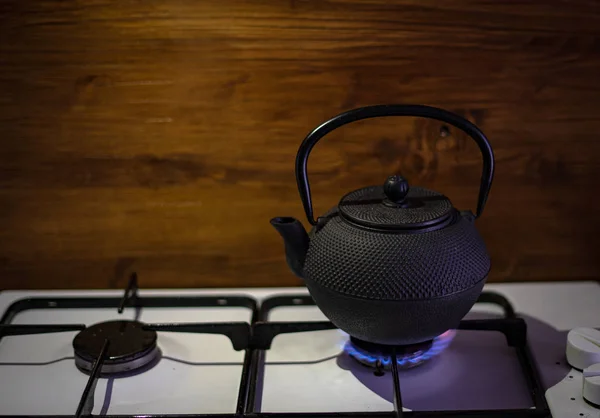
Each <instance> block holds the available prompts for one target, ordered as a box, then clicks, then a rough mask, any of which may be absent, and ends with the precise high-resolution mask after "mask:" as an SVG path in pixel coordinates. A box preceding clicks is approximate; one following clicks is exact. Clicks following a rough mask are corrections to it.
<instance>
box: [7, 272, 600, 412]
mask: <svg viewBox="0 0 600 418" xmlns="http://www.w3.org/2000/svg"><path fill="white" fill-rule="evenodd" d="M142 282H143V280H140V282H139V283H140V284H141V283H142ZM599 301H600V285H599V284H598V283H596V282H569V283H524V284H489V285H486V287H485V289H484V292H483V293H482V295H481V297H480V298H479V301H478V303H476V304H475V306H474V307H473V309H472V310H471V312H470V313H469V314H468V315H467V316H466V317H465V318H464V320H463V321H462V322H461V324H460V326H459V327H458V329H456V330H449V331H448V332H446V333H445V334H443V335H441V336H439V337H438V338H436V339H434V340H432V341H427V342H424V343H421V344H416V345H414V346H407V347H391V346H378V345H373V344H370V343H367V342H364V341H360V340H356V339H354V338H351V337H349V336H348V335H347V334H345V333H344V332H342V331H340V330H339V329H336V327H335V326H334V325H333V324H331V323H330V322H329V321H327V319H326V318H325V316H324V315H323V314H322V313H321V312H320V311H319V309H318V308H317V307H316V306H315V305H314V303H313V302H312V299H311V298H310V296H309V295H308V293H307V291H306V289H304V288H276V289H218V290H216V289H215V290H145V289H138V280H137V277H136V276H135V275H132V277H131V279H130V281H129V285H128V287H127V289H125V290H124V291H120V292H119V291H104V290H96V291H6V292H3V293H0V312H2V313H3V314H2V315H3V316H2V319H1V325H0V338H1V340H0V371H1V373H0V416H54V417H56V416H65V417H66V416H69V417H72V416H86V415H103V416H120V417H124V416H140V415H142V416H161V417H166V416H203V417H232V418H233V417H237V418H243V417H246V416H247V417H265V418H268V417H272V418H279V417H283V416H298V417H306V418H311V417H314V418H327V417H336V418H340V417H358V416H361V417H363V416H364V417H377V418H383V417H390V418H391V417H401V416H405V417H413V416H414V417H443V416H449V417H450V416H451V417H460V416H468V417H487V416H490V417H491V416H493V417H499V416H502V417H546V416H553V417H555V418H561V417H569V418H577V417H596V418H599V417H600V407H599V406H598V405H597V404H595V403H597V402H598V401H599V400H600V365H598V364H596V363H600V337H599V336H600V333H599V332H598V331H597V330H596V329H595V328H598V327H600V303H598V302H599Z"/></svg>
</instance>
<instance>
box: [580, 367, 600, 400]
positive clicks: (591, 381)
mask: <svg viewBox="0 0 600 418" xmlns="http://www.w3.org/2000/svg"><path fill="white" fill-rule="evenodd" d="M583 397H584V398H585V399H587V400H588V401H589V402H591V403H593V404H595V405H600V363H598V364H594V365H592V366H590V367H588V368H587V369H584V370H583Z"/></svg>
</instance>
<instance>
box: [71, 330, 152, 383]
mask: <svg viewBox="0 0 600 418" xmlns="http://www.w3.org/2000/svg"><path fill="white" fill-rule="evenodd" d="M143 326H144V325H143V324H142V323H141V322H136V321H108V322H101V323H99V324H95V325H92V326H90V327H88V328H86V329H84V330H83V331H81V332H80V333H79V334H77V336H75V339H74V340H73V348H74V349H75V365H76V366H77V367H78V368H79V369H80V370H81V371H83V372H85V373H89V372H90V371H91V370H92V367H93V366H94V362H95V361H96V359H97V358H98V356H99V355H100V350H101V349H102V345H103V344H104V341H105V340H107V339H108V340H109V342H110V345H109V347H108V353H107V355H106V358H105V359H104V364H103V365H102V369H101V370H100V374H101V375H110V374H118V373H122V372H128V371H132V370H136V369H139V368H141V367H143V366H146V365H148V364H149V363H150V362H152V361H153V360H156V359H157V358H158V356H159V350H158V347H157V346H156V331H148V330H145V329H143Z"/></svg>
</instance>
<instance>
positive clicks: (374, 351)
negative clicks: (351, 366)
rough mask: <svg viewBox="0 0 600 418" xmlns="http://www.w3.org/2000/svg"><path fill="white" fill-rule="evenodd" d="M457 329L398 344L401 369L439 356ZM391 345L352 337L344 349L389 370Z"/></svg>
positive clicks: (374, 365)
mask: <svg viewBox="0 0 600 418" xmlns="http://www.w3.org/2000/svg"><path fill="white" fill-rule="evenodd" d="M455 334H456V331H454V330H448V331H446V332H444V333H443V334H441V335H440V336H438V337H436V338H434V339H433V340H430V341H425V342H422V343H418V344H411V345H402V346H396V347H395V348H396V358H397V361H398V366H399V368H400V369H410V368H411V367H415V366H418V365H420V364H423V363H424V362H426V361H427V360H429V359H431V358H433V357H435V356H437V355H438V354H440V353H441V352H442V351H444V350H445V349H446V347H448V345H449V344H450V342H451V341H452V339H453V338H454V335H455ZM393 348H394V347H393V346H390V345H382V344H374V343H369V342H366V341H362V340H359V339H357V338H354V337H350V340H349V341H347V342H346V344H345V346H344V350H345V351H346V353H348V355H349V356H350V357H352V358H354V359H356V360H357V361H358V362H359V363H361V364H364V365H365V366H368V367H372V368H375V369H383V370H389V369H390V368H391V364H392V363H391V358H392V349H393Z"/></svg>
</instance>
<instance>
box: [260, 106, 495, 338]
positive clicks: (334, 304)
mask: <svg viewBox="0 0 600 418" xmlns="http://www.w3.org/2000/svg"><path fill="white" fill-rule="evenodd" d="M384 116H417V117H426V118H431V119H436V120H439V121H442V122H445V123H447V124H449V125H452V126H455V127H457V128H460V129H461V130H463V131H464V132H466V133H467V134H468V135H469V136H470V137H471V138H473V139H474V140H475V142H476V143H477V145H478V146H479V149H480V150H481V154H482V156H483V173H482V176H481V183H480V187H479V199H478V202H477V212H476V214H475V215H474V214H473V213H472V212H471V211H459V210H458V209H456V208H454V207H453V206H452V203H451V202H450V200H449V199H448V198H447V197H446V196H444V195H443V194H441V193H438V192H436V191H433V190H428V189H425V188H422V187H416V186H409V183H408V181H407V180H406V179H404V178H403V177H401V176H398V175H393V176H390V177H388V178H387V180H385V182H384V183H383V186H371V187H365V188H361V189H358V190H355V191H352V192H350V193H348V194H347V195H345V196H344V197H342V198H341V200H340V202H339V204H338V205H337V207H335V208H333V209H331V210H330V211H329V212H327V213H326V214H324V215H323V216H321V217H319V218H317V219H316V220H315V219H314V217H313V207H312V201H311V194H310V186H309V182H308V175H307V162H308V155H309V153H310V151H311V150H312V148H313V147H314V146H315V144H316V143H317V142H318V141H319V139H321V138H322V137H323V136H325V135H326V134H328V133H329V132H331V131H333V130H334V129H336V128H339V127H340V126H342V125H345V124H348V123H351V122H354V121H358V120H362V119H368V118H376V117H384ZM493 174H494V154H493V151H492V148H491V146H490V144H489V142H488V140H487V138H486V137H485V135H484V134H483V133H482V132H481V131H480V130H479V129H478V128H477V127H476V126H475V125H474V124H472V123H471V122H469V121H468V120H466V119H464V118H462V117H460V116H458V115H456V114H454V113H451V112H448V111H445V110H442V109H438V108H434V107H429V106H421V105H376V106H368V107H363V108H358V109H354V110H351V111H348V112H346V113H343V114H341V115H338V116H336V117H334V118H333V119H330V120H329V121H327V122H325V123H323V124H322V125H320V126H319V127H317V128H316V129H315V130H313V131H312V132H311V133H309V134H308V136H307V137H306V138H305V139H304V141H303V142H302V144H301V145H300V148H299V150H298V154H297V156H296V181H297V183H298V189H299V191H300V197H301V199H302V204H303V205H304V211H305V212H306V216H307V218H308V221H309V222H310V223H311V225H312V229H311V231H310V233H307V232H306V230H305V229H304V227H303V226H302V224H301V223H300V221H298V220H297V219H294V218H290V217H280V218H273V219H272V220H271V224H272V225H273V226H274V227H275V228H276V229H277V231H278V232H279V233H280V234H281V236H282V237H283V239H284V241H285V252H286V258H287V262H288V265H289V267H290V269H291V270H292V272H293V273H294V274H296V275H297V276H299V277H301V278H303V279H304V281H305V283H306V286H307V287H308V290H309V291H310V294H311V296H312V298H313V299H314V301H315V303H316V304H317V306H318V307H319V308H320V309H321V311H322V312H323V313H324V314H325V315H326V316H327V317H328V318H329V320H331V322H333V324H335V325H336V326H337V327H338V328H340V329H341V330H343V331H345V332H347V333H348V334H349V335H351V336H353V337H355V338H358V339H361V340H364V341H368V342H372V343H378V344H386V345H403V344H415V343H419V342H423V341H427V340H431V339H433V338H435V337H436V336H438V335H440V334H442V333H443V332H445V331H446V330H448V329H452V328H456V327H457V326H458V324H459V322H460V320H461V319H462V318H463V317H464V315H465V314H466V313H467V312H468V311H469V310H470V309H471V307H472V306H473V304H474V303H475V301H476V300H477V298H478V296H479V294H480V293H481V290H482V288H483V285H484V283H485V280H486V278H487V274H488V271H489V269H490V257H489V255H488V253H487V250H486V248H485V244H484V243H483V240H482V239H481V236H480V235H479V233H478V232H477V230H476V229H475V223H474V221H475V219H476V218H478V217H479V216H481V214H482V212H483V208H484V206H485V203H486V200H487V196H488V193H489V191H490V187H491V184H492V178H493Z"/></svg>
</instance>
